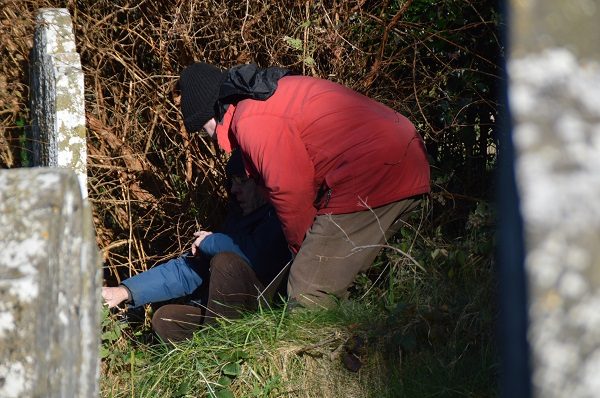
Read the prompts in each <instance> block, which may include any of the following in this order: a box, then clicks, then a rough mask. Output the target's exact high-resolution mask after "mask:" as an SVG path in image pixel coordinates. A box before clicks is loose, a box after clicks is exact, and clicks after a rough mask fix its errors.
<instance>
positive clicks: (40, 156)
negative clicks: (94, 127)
mask: <svg viewBox="0 0 600 398" xmlns="http://www.w3.org/2000/svg"><path fill="white" fill-rule="evenodd" d="M30 68H31V79H30V83H31V84H30V86H31V115H32V127H31V135H32V137H31V141H32V143H33V144H32V146H33V148H32V152H33V165H34V166H52V167H65V168H70V169H72V170H74V171H75V172H76V173H77V176H78V178H79V180H80V182H81V184H80V186H81V190H82V194H83V196H84V197H86V196H87V188H86V187H87V168H86V162H87V146H86V127H85V97H84V74H83V71H82V69H81V60H80V57H79V54H78V53H77V52H76V46H75V36H74V34H73V26H72V23H71V17H70V14H69V11H68V10H67V9H63V8H42V9H40V10H39V12H38V15H37V18H36V29H35V35H34V45H33V49H32V53H31V61H30Z"/></svg>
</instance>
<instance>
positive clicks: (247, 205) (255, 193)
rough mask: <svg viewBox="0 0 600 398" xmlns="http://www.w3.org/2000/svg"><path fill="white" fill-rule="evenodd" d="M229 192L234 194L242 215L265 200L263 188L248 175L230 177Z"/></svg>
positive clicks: (256, 207)
mask: <svg viewBox="0 0 600 398" xmlns="http://www.w3.org/2000/svg"><path fill="white" fill-rule="evenodd" d="M231 194H232V195H235V198H236V200H237V201H238V203H239V205H240V207H241V208H242V213H243V214H244V215H247V214H250V213H252V212H253V211H254V210H256V209H258V208H259V207H260V206H262V205H263V204H264V203H265V202H266V195H265V192H264V190H263V189H262V188H261V187H259V186H258V185H256V182H255V181H254V180H253V179H252V178H248V177H240V176H234V177H232V178H231Z"/></svg>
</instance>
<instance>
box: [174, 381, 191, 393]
mask: <svg viewBox="0 0 600 398" xmlns="http://www.w3.org/2000/svg"><path fill="white" fill-rule="evenodd" d="M190 390H191V386H190V383H188V382H187V381H184V382H183V383H181V384H180V385H179V386H178V387H177V390H176V391H175V396H176V397H181V396H184V395H186V394H187V393H189V392H190Z"/></svg>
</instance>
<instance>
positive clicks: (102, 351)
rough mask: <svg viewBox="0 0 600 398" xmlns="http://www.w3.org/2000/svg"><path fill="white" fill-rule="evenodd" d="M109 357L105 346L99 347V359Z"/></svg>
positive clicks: (108, 351)
mask: <svg viewBox="0 0 600 398" xmlns="http://www.w3.org/2000/svg"><path fill="white" fill-rule="evenodd" d="M109 355H110V350H109V349H108V348H107V347H105V346H101V347H100V358H101V359H104V358H108V356H109Z"/></svg>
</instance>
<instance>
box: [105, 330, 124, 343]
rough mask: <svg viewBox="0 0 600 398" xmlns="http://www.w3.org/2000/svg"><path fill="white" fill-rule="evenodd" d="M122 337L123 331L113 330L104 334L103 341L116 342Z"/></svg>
mask: <svg viewBox="0 0 600 398" xmlns="http://www.w3.org/2000/svg"><path fill="white" fill-rule="evenodd" d="M120 336H121V330H119V329H112V330H107V331H106V332H104V333H102V340H108V341H115V340H117V339H118V338H119V337H120Z"/></svg>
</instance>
